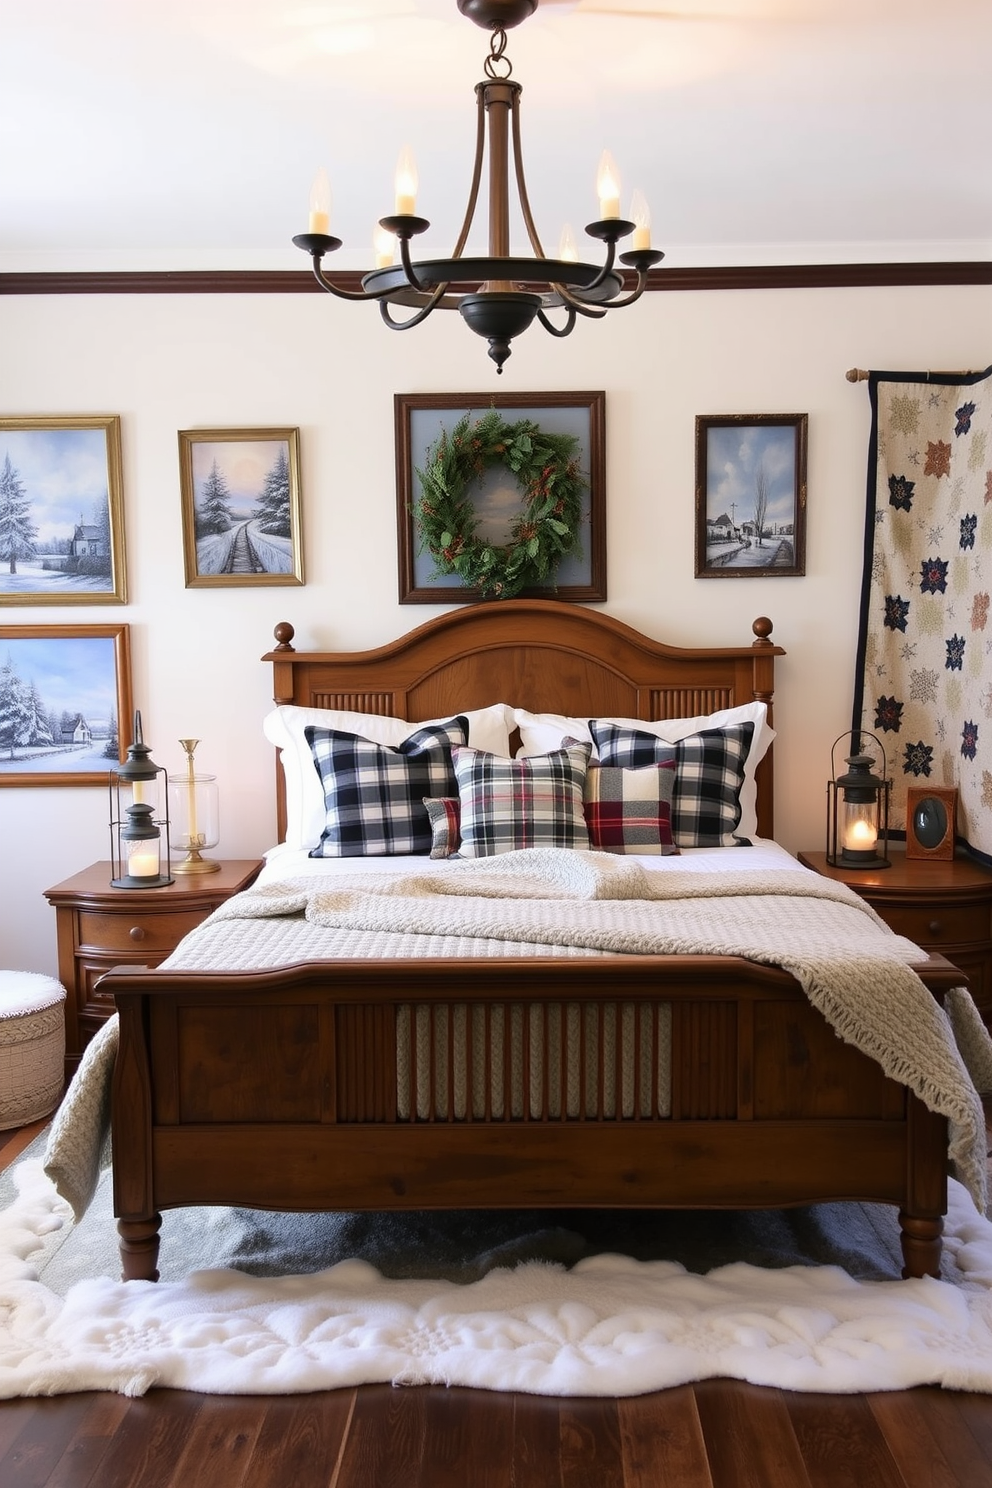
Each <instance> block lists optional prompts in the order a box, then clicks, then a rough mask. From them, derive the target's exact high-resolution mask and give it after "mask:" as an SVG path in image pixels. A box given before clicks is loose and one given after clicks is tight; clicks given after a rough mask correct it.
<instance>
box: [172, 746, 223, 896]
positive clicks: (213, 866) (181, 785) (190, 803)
mask: <svg viewBox="0 0 992 1488" xmlns="http://www.w3.org/2000/svg"><path fill="white" fill-rule="evenodd" d="M179 742H180V744H181V745H182V747H183V749H184V751H185V753H186V778H185V781H183V782H180V781H174V782H173V784H174V787H175V788H176V790H177V792H179V793H180V801H181V803H182V804H183V805H185V816H186V833H185V836H186V856H185V858H183V860H182V862H181V863H177V864H176V865H175V868H174V870H173V871H174V872H175V873H216V872H218V871H219V869H220V864H219V863H218V862H217V860H216V859H215V858H205V857H203V855H202V853H201V851H200V850H201V848H204V847H212V846H213V844H214V843H215V842H216V841H217V834H216V830H215V821H216V815H217V813H216V801H215V796H216V784H215V782H214V777H213V776H212V775H200V776H198V775H197V774H196V772H195V769H194V766H193V751H194V750H195V749H196V746H197V744H199V742H200V741H199V739H180V740H179ZM198 785H199V786H201V787H202V788H203V789H206V790H209V791H210V792H211V793H212V794H211V795H210V797H209V800H208V802H207V803H206V804H207V805H208V807H209V809H208V812H207V816H208V818H209V821H208V825H209V828H210V831H209V836H210V841H209V842H208V840H207V838H208V833H207V832H205V831H203V830H201V823H200V815H199V812H198V810H197V799H196V791H197V786H198ZM177 835H178V836H179V838H180V845H181V842H182V835H183V834H182V833H179V834H177Z"/></svg>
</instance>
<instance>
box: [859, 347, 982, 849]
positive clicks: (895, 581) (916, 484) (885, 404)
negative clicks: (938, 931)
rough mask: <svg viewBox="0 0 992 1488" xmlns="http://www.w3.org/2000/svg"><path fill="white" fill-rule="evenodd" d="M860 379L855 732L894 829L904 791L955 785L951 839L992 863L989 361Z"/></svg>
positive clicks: (899, 825)
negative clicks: (864, 475) (882, 784)
mask: <svg viewBox="0 0 992 1488" xmlns="http://www.w3.org/2000/svg"><path fill="white" fill-rule="evenodd" d="M868 386H869V394H870V397H871V408H872V423H871V439H870V442H869V447H868V506H867V519H866V524H865V568H864V581H863V585H862V595H861V625H860V635H859V642H858V660H857V671H856V677H855V697H854V719H853V722H852V728H853V729H855V730H858V729H865V730H868V731H869V732H871V733H873V734H874V735H875V736H876V738H878V739H879V740H880V742H881V743H882V745H883V747H884V749H885V756H886V761H887V770H888V774H889V777H890V779H891V780H892V801H891V814H890V825H891V827H892V830H893V832H894V833H895V834H897V835H898V834H899V833H901V832H902V831H904V829H905V825H906V790H907V788H908V787H911V786H924V787H925V786H928V785H931V786H942V787H945V788H952V789H956V790H957V792H958V810H957V833H958V838H959V840H962V841H963V842H964V844H965V845H966V846H968V847H969V848H971V849H972V851H973V852H975V853H976V854H979V855H980V856H982V857H983V858H985V859H986V860H987V861H989V862H992V620H990V616H989V595H990V593H992V367H990V368H988V369H987V370H986V371H985V372H974V373H965V374H947V373H932V374H928V373H925V372H906V373H900V372H872V373H870V375H869V379H868Z"/></svg>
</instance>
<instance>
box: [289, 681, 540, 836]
mask: <svg viewBox="0 0 992 1488" xmlns="http://www.w3.org/2000/svg"><path fill="white" fill-rule="evenodd" d="M458 713H460V714H461V717H462V718H465V719H467V720H468V741H469V744H470V745H471V747H472V748H473V749H485V750H487V751H488V753H490V754H502V755H507V754H509V752H510V730H511V729H512V728H513V709H512V708H510V707H508V706H507V704H506V703H493V704H492V706H491V707H489V708H474V709H471V708H463V709H458V708H452V710H451V712H450V713H448V714H446V715H445V717H444V718H443V719H442V718H423V719H417V721H416V723H412V722H409V721H408V720H407V719H405V718H390V717H383V716H382V715H381V714H379V713H350V712H348V711H347V710H345V709H337V708H299V707H296V706H295V705H293V704H283V705H281V706H280V707H278V708H273V710H272V712H271V713H267V714H266V715H265V718H264V719H263V720H262V731H263V733H264V734H265V737H266V738H267V739H268V740H269V742H270V743H272V744H274V745H275V746H276V748H277V749H278V750H279V758H280V759H281V760H282V770H283V776H284V778H285V783H286V837H285V841H286V845H287V846H288V847H305V848H307V850H309V849H310V848H311V847H316V846H317V844H318V842H319V841H320V837H321V833H322V832H323V830H324V821H325V810H324V787H323V784H322V782H321V778H320V775H319V773H318V771H317V767H316V765H315V764H314V761H313V754H312V753H311V750H310V745H309V744H308V743H307V740H306V736H305V734H304V729H306V728H307V726H308V725H310V726H313V727H316V728H329V729H343V730H344V731H345V732H347V733H349V734H360V735H361V737H362V738H363V739H368V740H369V741H370V742H371V743H373V744H390V745H392V746H393V747H394V748H395V747H397V746H398V745H400V744H402V742H403V740H404V739H406V738H407V737H408V736H409V734H411V733H412V732H413V730H414V728H416V727H418V726H420V725H422V724H425V723H444V722H446V721H447V720H448V719H450V718H453V717H455V715H456V714H458Z"/></svg>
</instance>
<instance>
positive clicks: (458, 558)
mask: <svg viewBox="0 0 992 1488" xmlns="http://www.w3.org/2000/svg"><path fill="white" fill-rule="evenodd" d="M578 445H579V441H578V439H577V438H576V437H575V435H573V434H548V433H545V431H544V430H543V429H541V428H539V426H538V425H537V424H535V423H534V422H533V421H532V420H530V419H520V420H518V422H516V423H513V424H508V423H504V422H503V420H502V419H501V418H500V416H499V414H498V413H497V411H496V409H495V408H491V409H490V410H489V412H488V413H486V414H484V415H483V417H482V418H480V419H479V420H478V421H477V422H476V423H475V424H472V423H471V419H470V416H469V414H465V416H464V418H461V419H459V421H458V423H457V424H456V425H455V427H454V429H452V430H451V433H450V434H448V433H442V434H441V436H440V438H439V439H438V440H437V441H436V442H435V443H434V444H433V445H431V446H430V448H429V449H428V451H427V454H426V457H425V462H424V468H423V470H418V471H417V475H418V477H419V479H420V486H421V495H420V497H419V499H418V500H417V502H416V504H415V510H416V516H417V522H418V525H419V528H420V537H421V551H423V550H424V549H425V548H426V549H427V551H428V552H429V553H430V554H431V556H432V558H433V559H434V562H435V564H436V565H437V567H436V571H435V574H434V577H435V578H438V577H440V576H442V575H444V574H458V575H459V577H460V578H461V579H462V580H463V581H464V583H465V584H466V585H468V587H469V588H471V589H477V590H478V591H479V594H480V595H481V596H482V598H483V599H512V598H513V597H514V595H517V594H519V593H520V592H521V590H523V589H528V588H533V587H535V586H537V585H541V584H546V583H547V580H548V578H549V576H550V575H551V574H553V573H554V571H555V570H556V568H557V567H558V564H559V563H560V562H561V560H562V559H563V558H566V557H568V556H569V555H570V554H572V553H581V551H582V545H581V542H580V534H579V527H580V524H581V520H582V492H583V490H584V489H585V486H586V481H585V480H584V479H583V476H582V473H581V470H580V464H579V457H578V453H577V451H578ZM493 465H506V466H507V468H508V469H509V470H511V471H512V472H513V474H514V475H515V476H516V478H517V480H518V481H519V483H520V485H521V486H522V487H523V492H524V498H523V506H522V508H521V510H520V511H519V512H518V514H517V516H516V517H515V518H514V519H513V524H512V527H511V529H510V540H509V542H508V543H506V544H505V545H502V546H501V545H499V544H496V543H493V542H490V541H489V540H488V539H486V538H483V537H479V536H478V535H477V532H476V528H477V526H478V518H477V516H476V513H475V508H474V507H473V505H472V502H471V500H469V498H468V496H467V492H468V490H469V487H470V486H471V484H472V482H473V481H475V480H477V479H478V477H479V476H480V475H482V474H483V473H484V472H485V471H486V470H488V469H489V468H490V467H491V466H493Z"/></svg>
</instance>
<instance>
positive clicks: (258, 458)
mask: <svg viewBox="0 0 992 1488" xmlns="http://www.w3.org/2000/svg"><path fill="white" fill-rule="evenodd" d="M179 481H180V492H181V497H182V512H183V556H184V560H185V565H186V587H187V589H205V588H225V587H242V586H245V585H263V586H264V585H276V584H302V583H303V582H304V578H303V542H302V536H301V522H300V431H299V429H180V431H179Z"/></svg>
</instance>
